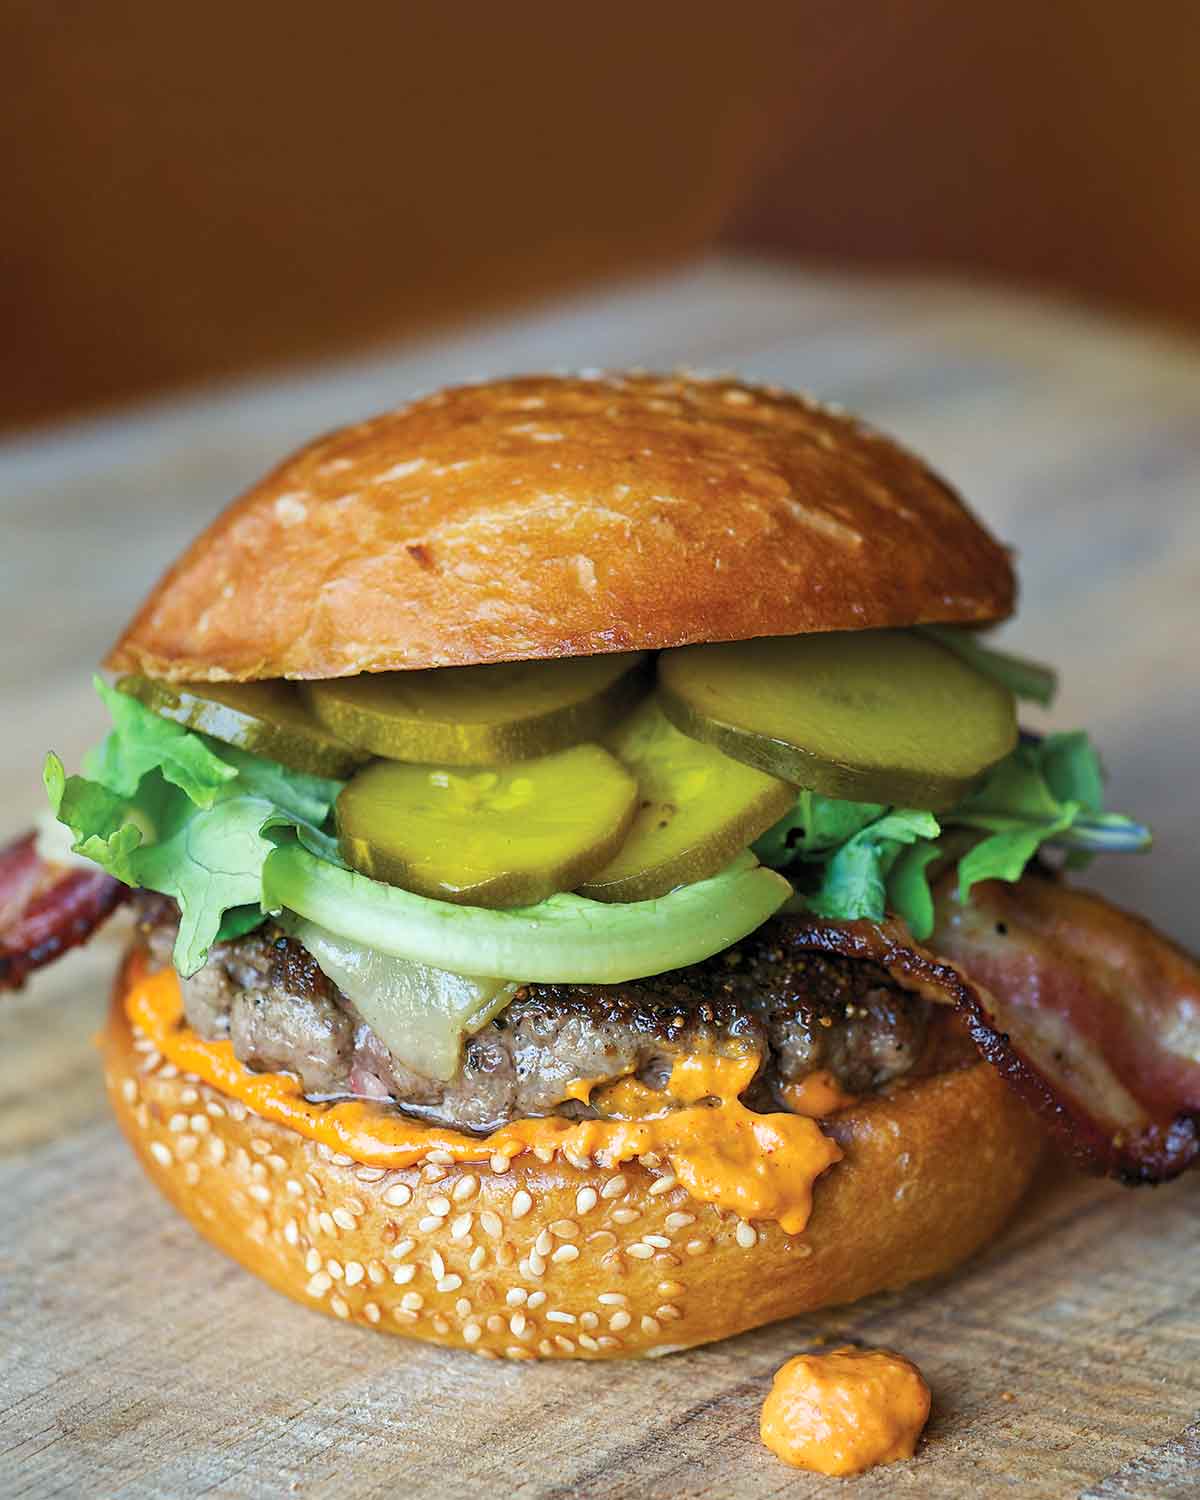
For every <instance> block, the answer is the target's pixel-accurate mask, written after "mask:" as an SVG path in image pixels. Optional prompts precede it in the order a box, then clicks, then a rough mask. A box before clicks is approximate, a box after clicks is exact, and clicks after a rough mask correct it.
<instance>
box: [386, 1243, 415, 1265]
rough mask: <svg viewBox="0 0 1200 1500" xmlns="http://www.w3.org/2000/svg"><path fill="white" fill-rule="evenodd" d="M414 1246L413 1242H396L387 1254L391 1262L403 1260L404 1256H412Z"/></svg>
mask: <svg viewBox="0 0 1200 1500" xmlns="http://www.w3.org/2000/svg"><path fill="white" fill-rule="evenodd" d="M415 1244H416V1241H415V1240H397V1241H396V1243H395V1244H394V1245H393V1246H392V1248H391V1249H390V1250H389V1251H388V1254H389V1255H390V1256H391V1257H392V1259H393V1260H403V1259H404V1257H405V1256H406V1255H411V1254H412V1249H413V1246H414V1245H415Z"/></svg>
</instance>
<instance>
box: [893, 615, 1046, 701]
mask: <svg viewBox="0 0 1200 1500" xmlns="http://www.w3.org/2000/svg"><path fill="white" fill-rule="evenodd" d="M921 630H922V632H923V633H924V634H925V635H927V636H929V637H930V638H931V639H933V640H935V641H937V642H938V643H939V645H942V646H945V647H946V649H947V650H948V651H953V652H954V654H955V656H959V657H961V658H962V660H963V661H965V662H966V663H967V665H968V666H971V667H974V668H975V670H976V671H977V672H981V673H982V674H983V676H984V677H991V678H992V679H993V680H994V681H996V682H998V683H1000V684H1001V685H1002V686H1003V687H1006V688H1007V689H1008V690H1009V692H1010V693H1012V695H1013V697H1014V698H1027V699H1029V700H1030V702H1032V703H1040V704H1041V705H1042V707H1043V708H1049V707H1050V705H1051V703H1053V702H1054V695H1055V693H1056V692H1057V691H1058V674H1057V673H1056V672H1055V670H1054V668H1053V667H1047V666H1046V665H1044V663H1042V662H1040V661H1030V660H1029V658H1028V657H1026V656H1013V655H1011V654H1010V653H1009V652H1007V651H996V650H994V649H993V648H992V647H991V646H984V645H981V644H980V640H979V634H978V632H977V631H974V630H962V629H960V628H958V627H957V626H954V625H923V626H922V627H921Z"/></svg>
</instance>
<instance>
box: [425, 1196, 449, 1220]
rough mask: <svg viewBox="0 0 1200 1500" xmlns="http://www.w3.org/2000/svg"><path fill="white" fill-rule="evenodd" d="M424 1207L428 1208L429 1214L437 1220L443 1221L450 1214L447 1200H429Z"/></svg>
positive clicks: (439, 1198) (440, 1198)
mask: <svg viewBox="0 0 1200 1500" xmlns="http://www.w3.org/2000/svg"><path fill="white" fill-rule="evenodd" d="M425 1206H426V1208H428V1210H429V1212H430V1213H431V1214H434V1215H436V1217H437V1218H439V1219H444V1218H445V1217H446V1215H447V1214H448V1213H449V1212H450V1200H449V1198H443V1197H438V1198H430V1200H429V1202H428V1203H427V1204H426V1205H425Z"/></svg>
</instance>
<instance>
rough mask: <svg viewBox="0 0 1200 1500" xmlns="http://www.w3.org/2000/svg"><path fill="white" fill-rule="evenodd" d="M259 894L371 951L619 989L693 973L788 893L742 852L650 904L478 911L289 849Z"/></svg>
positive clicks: (268, 866)
mask: <svg viewBox="0 0 1200 1500" xmlns="http://www.w3.org/2000/svg"><path fill="white" fill-rule="evenodd" d="M262 887H263V905H264V908H265V909H266V910H270V911H278V910H281V909H283V908H288V909H290V910H291V911H293V912H296V913H298V914H299V915H300V916H304V917H307V918H308V919H309V921H312V922H317V923H319V924H320V925H321V926H322V927H324V928H326V929H328V930H329V931H330V932H335V933H338V934H340V935H341V936H342V937H344V938H349V939H350V940H351V941H353V942H356V943H361V944H363V945H364V946H365V947H368V948H374V949H376V950H377V951H378V952H380V953H391V954H394V955H395V956H396V957H397V958H411V959H413V960H414V961H415V962H416V963H422V964H430V965H432V966H433V967H435V968H440V969H448V970H450V971H451V972H452V973H455V974H481V975H486V976H489V977H498V978H501V979H514V980H517V981H518V982H520V981H522V980H524V981H528V982H530V983H542V984H619V983H621V982H622V981H624V980H628V979H642V978H645V977H646V976H647V975H650V974H662V973H664V972H665V971H666V970H668V969H677V968H681V967H683V966H684V965H685V964H693V963H699V962H700V960H701V959H704V958H709V957H711V956H712V954H714V953H719V952H720V951H721V949H722V948H728V947H729V945H730V944H731V943H736V942H737V941H738V939H739V938H743V937H745V936H746V934H747V933H748V932H753V931H754V929H755V928H756V927H760V926H761V925H762V924H763V922H765V921H766V920H767V918H768V917H769V916H771V915H772V914H773V913H774V912H776V911H778V909H779V908H780V907H781V906H782V905H783V903H784V902H785V901H787V900H788V899H789V897H790V896H791V894H792V888H791V886H790V885H789V884H788V883H787V881H786V880H784V879H783V877H782V876H781V875H777V874H776V873H775V872H774V871H773V870H767V869H764V868H763V867H762V866H761V865H759V864H757V863H756V862H755V860H754V857H753V855H751V854H748V853H747V854H741V855H739V856H738V857H737V859H735V860H734V861H733V862H732V863H731V864H730V865H728V866H727V867H726V868H725V869H724V870H722V871H721V873H720V874H719V875H713V876H712V877H711V878H710V879H708V880H701V881H698V882H697V883H696V884H695V885H684V886H680V887H679V889H678V890H674V891H672V892H671V893H670V895H667V896H660V897H659V898H658V899H657V900H655V901H634V902H629V903H626V904H621V905H609V904H607V903H604V902H600V901H588V900H586V899H585V898H584V897H582V896H574V895H557V896H551V897H549V899H548V900H546V901H541V902H539V903H538V904H537V905H536V906H529V907H523V908H518V909H516V910H513V911H488V910H485V909H484V908H481V907H476V906H454V905H452V904H451V903H449V902H446V901H431V900H429V899H428V897H425V896H414V895H413V894H412V893H411V892H409V891H402V890H399V889H398V888H397V887H395V886H390V885H381V884H380V883H379V882H378V881H375V880H371V879H369V878H368V877H367V876H366V875H359V874H358V873H357V872H355V871H353V870H343V869H340V868H339V867H338V866H337V865H331V864H329V863H328V862H327V861H325V860H323V859H318V858H317V857H316V855H313V854H310V853H309V852H308V851H307V850H306V849H304V848H302V847H301V846H300V845H299V844H298V843H286V844H282V845H281V846H280V847H279V848H277V849H274V850H273V851H272V852H271V853H270V854H269V855H268V856H267V859H266V862H265V863H264V865H263V872H262Z"/></svg>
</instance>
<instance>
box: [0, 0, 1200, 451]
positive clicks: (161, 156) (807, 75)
mask: <svg viewBox="0 0 1200 1500" xmlns="http://www.w3.org/2000/svg"><path fill="white" fill-rule="evenodd" d="M1198 42H1200V12H1198V10H1197V6H1196V4H1195V0H1154V3H1152V4H1143V5H1134V4H1130V3H1129V0H1053V3H1052V4H1049V5H1047V4H1045V3H1032V0H1008V3H1001V0H971V3H968V4H963V3H961V0H905V3H902V4H901V3H883V4H872V5H866V6H847V5H845V4H844V3H837V0H790V3H770V0H748V3H745V4H743V5H741V6H735V7H730V6H729V5H720V6H718V5H713V4H708V3H705V0H694V3H691V4H679V3H675V0H663V3H658V4H652V5H649V4H645V3H644V0H643V3H638V4H628V3H610V4H607V5H605V6H603V7H600V6H583V5H563V4H561V3H558V4H553V5H550V4H542V3H517V4H509V5H502V6H501V5H485V4H482V3H479V4H474V5H471V4H467V5H455V6H449V5H445V4H425V3H404V4H396V3H394V0H388V3H386V4H378V3H362V0H359V3H354V0H350V3H343V4H341V5H338V6H329V5H319V6H318V5H312V4H305V3H295V0H293V3H289V4H282V3H278V0H259V3H256V4H254V5H246V4H244V3H241V0H237V3H234V0H210V3H209V4H206V5H205V6H203V7H191V6H176V5H162V4H157V3H152V0H106V3H104V4H103V5H101V4H97V3H91V4H89V3H87V0H78V3H71V0H44V3H39V4H21V3H17V0H10V3H8V4H6V5H0V76H2V78H3V96H2V100H0V132H2V134H0V179H2V181H3V187H4V192H3V198H2V200H0V202H2V206H0V318H2V320H3V329H4V335H3V340H2V341H0V361H2V364H0V426H3V427H6V428H8V429H10V430H13V429H19V428H26V427H28V426H30V425H31V424H41V423H46V422H48V421H51V420H53V419H55V418H59V417H62V416H66V415H75V414H79V413H82V412H87V411H92V410H95V409H97V408H99V407H106V406H107V407H111V406H113V405H114V404H119V403H125V402H128V401H131V400H133V399H136V398H138V397H143V396H146V395H150V394H154V393H158V392H162V391H168V390H177V389H180V388H185V387H187V386H189V385H192V384H194V383H196V382H202V381H211V380H212V379H213V378H214V377H221V376H226V375H229V374H231V373H233V372H241V371H247V370H262V369H268V368H272V367H278V366H281V365H286V364H288V363H289V362H296V361H300V360H309V359H311V358H312V357H313V356H322V355H328V354H335V353H347V352H350V351H355V350H361V349H365V348H369V347H370V346H373V345H374V346H379V345H383V344H385V343H386V344H389V345H390V344H394V343H395V341H396V340H398V339H404V338H408V337H413V336H417V335H424V334H427V333H429V332H430V331H434V330H440V329H444V328H447V327H449V326H451V325H454V324H458V323H462V322H464V321H465V320H468V319H471V318H474V317H477V316H479V315H480V314H481V313H494V312H497V311H498V310H501V309H507V308H511V307H517V306H523V305H529V304H533V303H536V302H538V301H540V300H543V299H546V298H547V297H549V296H551V295H552V294H556V293H561V292H562V291H564V290H566V289H574V288H580V287H583V286H585V285H588V284H591V283H596V282H600V281H605V280H607V281H612V280H614V279H617V278H622V277H627V276H630V275H632V274H634V273H638V272H642V271H645V270H647V269H648V268H654V267H665V266H669V265H671V264H672V263H674V262H678V261H680V260H682V259H684V258H685V257H690V256H694V255H695V254H696V253H697V252H699V251H701V250H704V249H707V248H711V247H713V246H714V245H721V246H726V247H729V246H740V247H750V248H752V249H754V250H756V251H759V252H765V253H767V254H770V255H773V256H786V257H794V258H798V259H800V260H801V261H803V262H805V263H808V264H810V265H811V264H815V265H821V264H825V265H836V266H838V267H842V268H845V267H852V266H861V267H870V268H874V269H888V268H905V269H909V270H912V269H916V270H921V271H935V272H936V271H946V270H950V271H953V272H956V273H958V274H959V275H964V276H968V277H972V278H976V279H984V278H986V279H989V280H999V281H1003V282H1012V283H1018V284H1024V285H1027V286H1033V287H1035V288H1041V289H1045V290H1049V291H1053V292H1057V293H1059V294H1066V295H1068V296H1071V297H1075V298H1080V299H1085V300H1088V301H1091V302H1094V303H1097V304H1100V305H1105V306H1109V307H1112V308H1116V309H1123V310H1128V311H1132V312H1135V313H1139V314H1141V315H1143V316H1146V317H1149V318H1151V319H1154V320H1158V321H1161V322H1167V323H1177V324H1180V325H1189V324H1190V325H1192V326H1197V325H1200V192H1197V182H1198V180H1200V85H1198V82H1197V61H1198V46H1197V44H1198Z"/></svg>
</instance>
